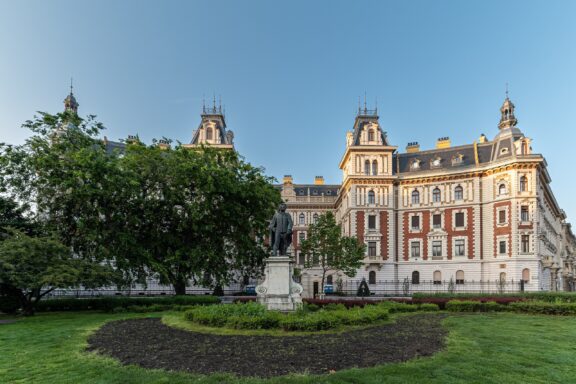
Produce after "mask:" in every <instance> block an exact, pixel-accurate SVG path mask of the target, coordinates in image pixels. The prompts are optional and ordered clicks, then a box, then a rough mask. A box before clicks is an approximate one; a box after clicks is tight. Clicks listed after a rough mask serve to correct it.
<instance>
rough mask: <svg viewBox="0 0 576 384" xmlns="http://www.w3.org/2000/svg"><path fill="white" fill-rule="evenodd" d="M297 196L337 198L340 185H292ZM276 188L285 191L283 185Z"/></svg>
mask: <svg viewBox="0 0 576 384" xmlns="http://www.w3.org/2000/svg"><path fill="white" fill-rule="evenodd" d="M290 185H291V186H292V188H294V193H295V194H296V196H336V195H338V190H339V189H340V184H321V185H318V184H290ZM276 188H278V189H283V188H284V185H283V184H276Z"/></svg>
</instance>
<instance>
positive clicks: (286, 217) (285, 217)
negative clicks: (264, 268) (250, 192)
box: [270, 203, 292, 256]
mask: <svg viewBox="0 0 576 384" xmlns="http://www.w3.org/2000/svg"><path fill="white" fill-rule="evenodd" d="M270 242H271V244H272V256H277V254H278V251H280V256H286V250H287V249H288V247H289V246H290V243H292V217H291V216H290V214H289V213H286V204H285V203H280V206H279V207H278V211H277V212H276V213H275V214H274V217H273V218H272V221H271V222H270Z"/></svg>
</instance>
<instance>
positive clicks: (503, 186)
mask: <svg viewBox="0 0 576 384" xmlns="http://www.w3.org/2000/svg"><path fill="white" fill-rule="evenodd" d="M498 194H499V195H505V194H506V184H504V183H502V184H500V186H499V187H498Z"/></svg>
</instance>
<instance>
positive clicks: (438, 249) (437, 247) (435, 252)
mask: <svg viewBox="0 0 576 384" xmlns="http://www.w3.org/2000/svg"><path fill="white" fill-rule="evenodd" d="M432 256H433V257H442V242H441V241H433V242H432Z"/></svg>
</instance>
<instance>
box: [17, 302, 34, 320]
mask: <svg viewBox="0 0 576 384" xmlns="http://www.w3.org/2000/svg"><path fill="white" fill-rule="evenodd" d="M20 302H21V303H22V314H23V315H24V316H34V312H35V311H34V309H35V308H34V302H33V301H32V298H30V299H27V298H21V299H20Z"/></svg>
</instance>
